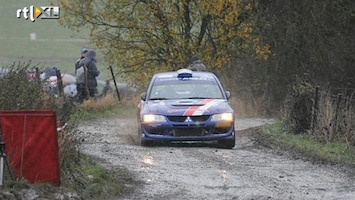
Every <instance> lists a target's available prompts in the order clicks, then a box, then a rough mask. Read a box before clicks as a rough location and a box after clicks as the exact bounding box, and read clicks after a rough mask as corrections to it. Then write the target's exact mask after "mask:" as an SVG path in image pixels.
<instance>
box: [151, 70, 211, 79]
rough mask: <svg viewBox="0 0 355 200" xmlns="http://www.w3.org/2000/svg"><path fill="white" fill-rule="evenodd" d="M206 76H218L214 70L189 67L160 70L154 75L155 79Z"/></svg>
mask: <svg viewBox="0 0 355 200" xmlns="http://www.w3.org/2000/svg"><path fill="white" fill-rule="evenodd" d="M191 77H193V78H202V77H203V78H205V79H215V78H216V76H215V74H214V73H212V72H203V71H192V70H189V69H185V68H183V69H179V70H177V71H170V72H160V73H156V74H155V75H154V78H155V79H171V78H191Z"/></svg>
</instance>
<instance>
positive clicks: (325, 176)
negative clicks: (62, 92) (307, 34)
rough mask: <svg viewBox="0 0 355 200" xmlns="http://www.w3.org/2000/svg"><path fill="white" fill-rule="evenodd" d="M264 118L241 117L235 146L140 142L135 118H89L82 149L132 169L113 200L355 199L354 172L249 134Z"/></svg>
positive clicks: (115, 166)
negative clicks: (277, 149) (298, 155)
mask: <svg viewBox="0 0 355 200" xmlns="http://www.w3.org/2000/svg"><path fill="white" fill-rule="evenodd" d="M267 123H271V121H270V120H265V119H240V120H237V123H236V128H237V129H238V131H237V139H236V147H235V148H234V149H231V150H227V149H219V148H215V147H214V146H213V145H210V144H189V145H179V144H174V145H171V146H157V147H142V146H139V145H138V142H137V139H136V138H137V124H136V119H135V118H108V119H100V120H95V121H90V122H86V123H84V124H82V125H80V127H79V129H80V130H81V134H82V137H83V143H82V144H81V148H82V151H83V152H85V153H87V154H90V155H93V156H94V157H96V158H97V160H98V162H99V163H100V164H102V165H103V166H104V167H106V168H108V169H111V170H114V171H116V172H117V173H122V171H124V173H129V174H131V175H130V176H132V177H133V178H132V179H129V180H127V182H126V187H127V193H125V194H124V195H123V196H121V197H117V198H114V199H124V200H126V199H127V200H131V199H137V200H141V199H165V200H168V199H171V200H173V199H174V200H176V199H201V200H202V199H203V200H206V199H207V200H209V199H211V200H215V199H220V200H224V199H225V200H230V199H255V200H256V199H326V200H327V199H329V200H333V199H342V200H346V199H348V200H350V199H351V200H352V199H355V186H354V177H353V176H351V175H350V174H349V173H347V171H346V170H344V169H342V168H338V167H335V166H325V165H315V164H312V163H310V162H308V161H303V160H301V159H295V158H293V157H291V156H288V155H287V154H280V153H276V152H275V151H273V150H272V149H270V148H266V147H263V146H261V145H258V144H256V143H255V142H254V140H253V139H251V137H250V135H251V134H250V132H251V131H252V130H253V128H255V127H258V126H261V125H263V124H267Z"/></svg>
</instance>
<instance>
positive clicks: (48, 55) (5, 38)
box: [0, 0, 109, 79]
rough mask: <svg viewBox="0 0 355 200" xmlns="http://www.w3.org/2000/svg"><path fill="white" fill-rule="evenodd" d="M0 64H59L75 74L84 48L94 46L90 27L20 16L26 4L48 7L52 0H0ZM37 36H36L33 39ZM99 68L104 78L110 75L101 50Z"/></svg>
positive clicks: (43, 66) (64, 69)
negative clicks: (71, 26) (78, 29)
mask: <svg viewBox="0 0 355 200" xmlns="http://www.w3.org/2000/svg"><path fill="white" fill-rule="evenodd" d="M0 3H1V7H0V25H1V31H0V66H11V65H12V64H13V63H14V62H19V61H20V62H31V63H32V64H33V65H39V66H40V68H45V67H48V66H56V67H58V68H59V69H60V70H61V72H63V73H73V72H74V63H75V61H76V60H77V59H78V58H79V56H80V50H81V48H82V47H87V48H92V49H95V47H94V46H92V45H90V40H89V34H88V30H84V31H83V32H80V33H78V32H74V31H71V30H69V29H67V28H65V27H63V26H61V25H60V24H59V23H58V20H56V19H36V21H35V22H32V21H30V20H25V19H24V18H23V17H21V18H17V16H16V11H17V10H18V9H23V8H24V7H29V6H31V5H34V6H48V5H50V4H49V2H48V0H16V1H8V0H0ZM31 35H32V36H33V35H36V39H34V40H33V39H31ZM98 60H99V62H98V67H99V68H100V70H101V71H102V75H101V76H100V78H101V79H105V77H107V76H108V75H109V71H108V69H107V66H106V64H105V63H104V61H103V57H102V56H100V52H98Z"/></svg>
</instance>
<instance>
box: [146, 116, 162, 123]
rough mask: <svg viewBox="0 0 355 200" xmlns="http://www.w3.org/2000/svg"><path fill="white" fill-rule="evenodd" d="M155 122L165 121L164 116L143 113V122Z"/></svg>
mask: <svg viewBox="0 0 355 200" xmlns="http://www.w3.org/2000/svg"><path fill="white" fill-rule="evenodd" d="M157 122H166V118H165V116H163V115H153V114H146V115H143V123H157Z"/></svg>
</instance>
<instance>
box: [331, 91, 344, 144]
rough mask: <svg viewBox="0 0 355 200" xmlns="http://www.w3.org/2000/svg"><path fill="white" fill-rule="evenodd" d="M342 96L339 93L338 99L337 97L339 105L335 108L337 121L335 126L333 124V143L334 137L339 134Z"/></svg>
mask: <svg viewBox="0 0 355 200" xmlns="http://www.w3.org/2000/svg"><path fill="white" fill-rule="evenodd" d="M342 96H343V95H342V94H340V93H339V94H338V97H337V105H336V108H335V119H334V124H333V133H332V134H331V137H330V140H331V141H332V140H333V138H334V135H336V134H337V132H338V116H339V109H340V102H341V99H342Z"/></svg>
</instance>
